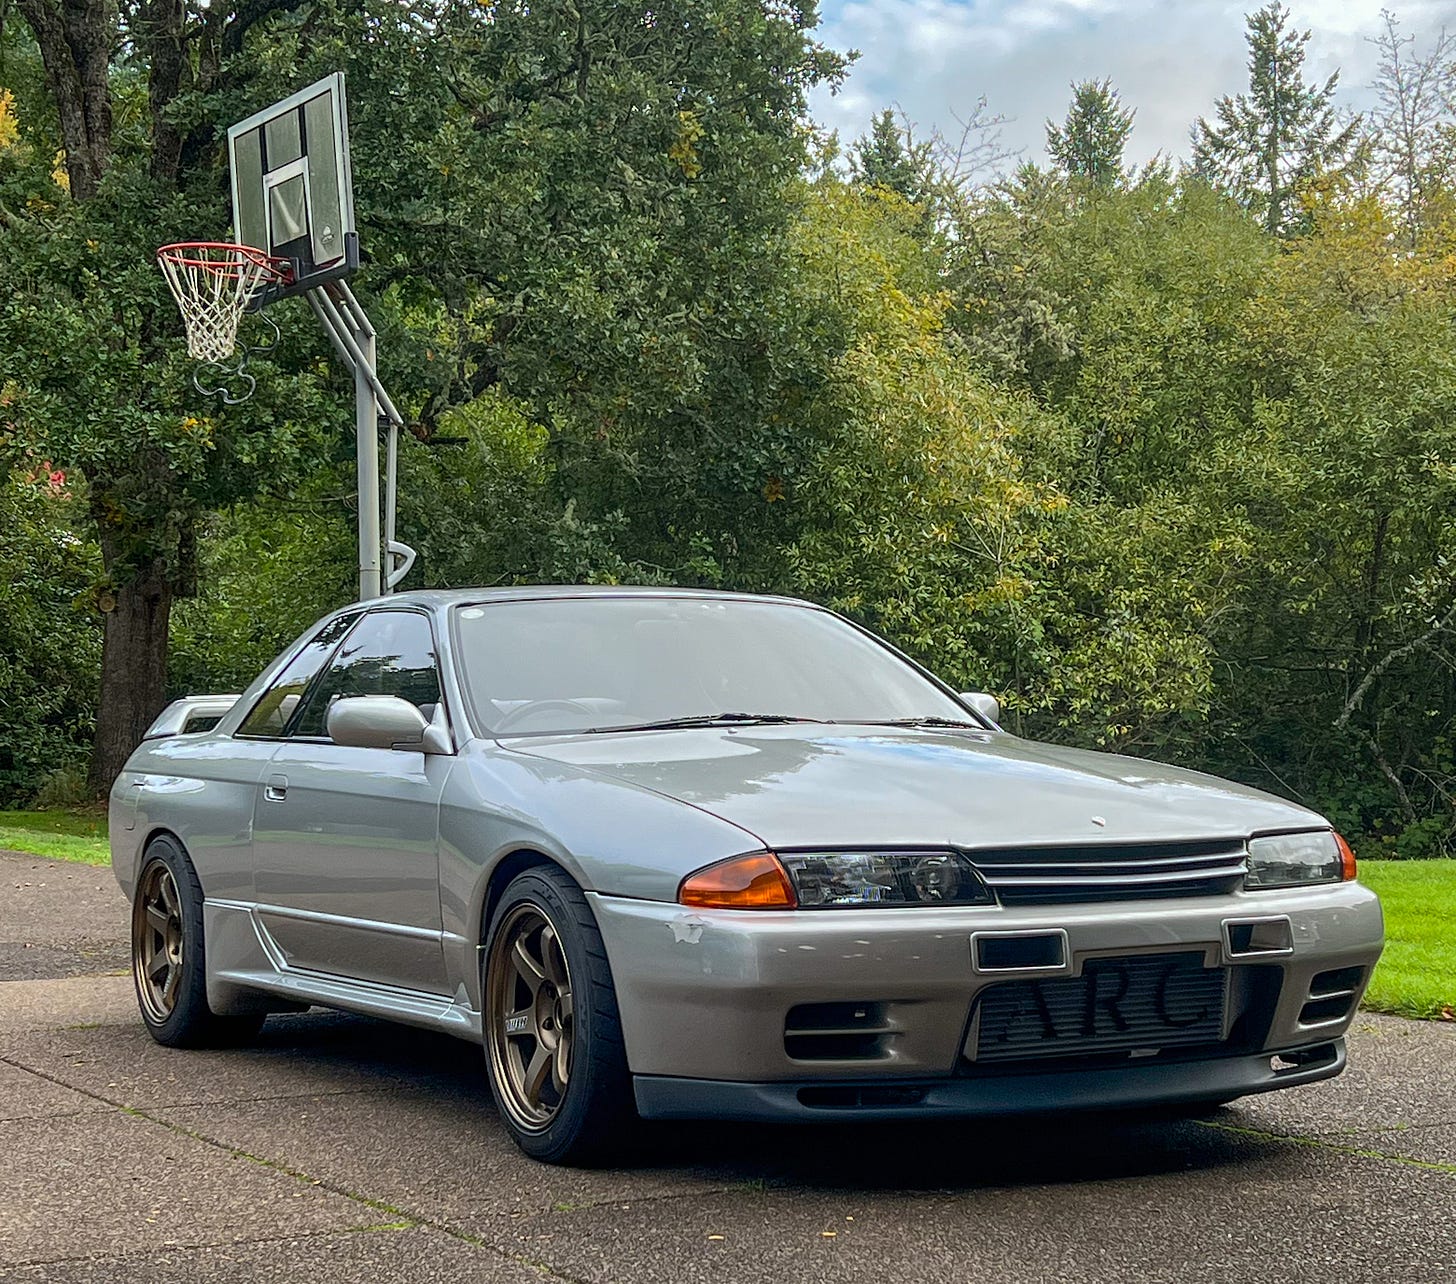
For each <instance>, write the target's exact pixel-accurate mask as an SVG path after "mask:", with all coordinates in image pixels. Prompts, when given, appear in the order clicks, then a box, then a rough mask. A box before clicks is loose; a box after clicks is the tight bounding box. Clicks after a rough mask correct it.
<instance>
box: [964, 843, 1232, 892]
mask: <svg viewBox="0 0 1456 1284" xmlns="http://www.w3.org/2000/svg"><path fill="white" fill-rule="evenodd" d="M967 855H968V856H969V857H970V859H971V862H972V863H973V864H974V865H975V866H976V868H977V869H978V870H979V871H980V873H981V877H982V878H983V879H985V881H986V884H987V886H989V887H990V888H991V889H992V890H993V891H994V892H995V893H996V896H997V897H998V898H999V900H1000V901H1001V903H1002V904H1003V905H1049V904H1067V903H1068V902H1074V901H1126V900H1154V899H1158V898H1165V897H1169V896H1216V895H1222V894H1226V893H1228V892H1232V891H1234V890H1235V889H1236V888H1238V887H1239V886H1240V885H1241V884H1242V882H1243V877H1244V873H1245V870H1246V868H1247V865H1246V858H1247V852H1246V850H1245V847H1244V840H1243V839H1241V838H1239V839H1217V840H1210V841H1205V842H1187V843H1106V844H1097V845H1093V844H1088V845H1086V846H1082V847H1020V848H1008V849H1002V850H999V851H982V852H969V853H967Z"/></svg>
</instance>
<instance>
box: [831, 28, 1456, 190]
mask: <svg viewBox="0 0 1456 1284" xmlns="http://www.w3.org/2000/svg"><path fill="white" fill-rule="evenodd" d="M1257 3H1258V0H1232V2H1230V0H1162V2H1161V3H1159V2H1158V0H820V4H821V16H822V24H821V27H820V30H819V38H820V39H821V40H822V41H823V42H824V43H826V44H828V45H829V46H830V47H831V48H835V49H839V50H848V49H858V50H859V51H860V57H859V61H858V62H857V63H856V64H855V65H854V67H853V68H852V69H851V71H850V73H849V76H848V78H847V79H846V81H845V83H844V85H843V87H842V88H841V89H840V91H839V92H838V94H835V95H832V96H831V95H830V94H829V93H828V91H826V90H823V89H820V90H817V91H816V92H815V95H814V97H813V99H812V103H811V106H812V109H813V114H814V117H815V119H817V120H818V121H819V122H820V123H821V124H823V125H827V126H830V127H833V128H835V129H837V130H838V131H839V133H840V137H841V139H842V140H843V142H844V143H845V144H846V145H848V144H849V143H850V142H851V141H852V140H853V139H855V138H857V137H858V136H859V135H860V134H862V133H863V132H864V131H865V128H866V126H867V124H868V122H869V120H870V118H871V116H873V115H874V114H875V113H876V112H878V111H881V110H883V109H884V108H885V107H898V108H899V109H900V110H901V111H903V112H904V114H905V115H906V116H907V117H908V118H909V119H910V121H911V122H912V123H913V124H914V125H915V126H916V127H917V132H921V133H924V132H928V131H929V130H930V129H931V128H933V127H938V128H940V129H941V130H942V131H943V132H945V133H946V134H948V135H956V136H958V135H959V133H960V130H959V128H958V126H957V125H956V118H957V117H960V118H961V119H964V118H966V116H967V115H968V114H969V113H970V112H971V111H972V110H973V109H974V107H975V104H976V100H977V99H978V98H980V97H981V96H982V95H984V96H985V98H986V100H987V106H988V109H989V111H991V112H994V113H997V114H1000V115H1004V116H1006V117H1008V118H1010V119H1008V121H1007V123H1006V124H1005V125H1004V126H1003V127H1002V142H1003V143H1005V144H1007V145H1009V147H1010V148H1012V149H1017V148H1020V149H1023V150H1022V153H1021V154H1022V157H1023V158H1024V159H1026V160H1033V161H1038V162H1041V161H1044V160H1045V142H1046V120H1047V117H1049V116H1050V117H1052V118H1053V119H1055V120H1057V121H1061V120H1062V119H1063V117H1064V116H1065V115H1066V109H1067V102H1068V100H1069V98H1070V97H1071V88H1070V86H1071V82H1073V81H1079V80H1100V79H1102V78H1103V77H1111V79H1112V83H1113V86H1114V88H1116V89H1117V90H1119V92H1120V93H1121V95H1122V101H1123V104H1124V105H1125V106H1128V107H1133V108H1135V109H1136V111H1137V115H1136V117H1135V118H1134V121H1133V131H1132V135H1131V137H1130V138H1129V139H1128V146H1127V151H1126V156H1127V159H1128V160H1129V161H1130V162H1133V163H1141V162H1143V161H1146V160H1148V159H1150V158H1151V157H1152V156H1153V155H1154V154H1155V153H1158V152H1163V153H1164V154H1166V155H1170V156H1174V157H1186V156H1187V154H1188V129H1189V126H1190V125H1191V124H1192V122H1193V121H1194V119H1196V118H1197V117H1198V116H1209V117H1211V116H1212V115H1213V110H1214V103H1215V101H1216V100H1217V99H1218V98H1219V97H1220V96H1221V95H1223V94H1237V93H1239V92H1241V91H1243V90H1244V89H1245V88H1246V86H1247V83H1248V72H1247V66H1246V63H1247V57H1248V49H1247V46H1246V45H1245V43H1244V30H1245V27H1244V15H1245V13H1246V12H1247V11H1248V10H1250V9H1252V8H1254V7H1255V6H1256V4H1257ZM1286 3H1287V4H1288V7H1289V10H1290V13H1291V18H1292V22H1293V24H1294V25H1295V26H1296V27H1297V28H1298V29H1299V30H1301V31H1303V30H1305V29H1308V30H1309V31H1310V32H1311V36H1310V40H1309V44H1308V45H1307V46H1306V61H1305V73H1306V76H1307V77H1308V78H1311V79H1312V78H1313V77H1314V76H1318V77H1319V78H1320V79H1321V80H1323V79H1324V77H1326V76H1328V75H1329V74H1330V73H1331V72H1333V71H1336V70H1339V71H1340V93H1339V101H1340V102H1341V103H1342V104H1343V105H1346V106H1348V107H1350V108H1351V109H1353V110H1361V109H1363V108H1365V107H1368V106H1369V105H1370V104H1371V101H1372V95H1371V92H1370V90H1369V82H1370V80H1371V79H1372V78H1373V76H1374V74H1375V67H1376V63H1377V60H1378V55H1377V53H1376V51H1375V49H1374V48H1373V47H1372V46H1371V45H1370V44H1368V43H1367V40H1366V37H1369V36H1374V35H1375V34H1376V33H1377V32H1378V31H1379V29H1380V11H1381V9H1383V8H1389V9H1390V10H1392V12H1394V13H1395V15H1396V17H1397V18H1399V19H1400V29H1401V31H1402V32H1403V33H1405V34H1408V35H1413V36H1415V37H1416V41H1417V45H1416V48H1417V52H1420V51H1422V50H1423V49H1425V48H1428V47H1429V45H1430V42H1431V40H1432V38H1433V37H1434V36H1435V34H1436V33H1437V32H1438V31H1439V30H1440V29H1441V28H1442V27H1443V26H1445V27H1448V28H1451V29H1453V30H1456V0H1286Z"/></svg>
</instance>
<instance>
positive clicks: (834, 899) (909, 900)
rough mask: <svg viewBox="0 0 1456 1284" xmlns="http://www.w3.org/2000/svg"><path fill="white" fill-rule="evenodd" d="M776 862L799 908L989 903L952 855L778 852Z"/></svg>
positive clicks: (986, 892)
mask: <svg viewBox="0 0 1456 1284" xmlns="http://www.w3.org/2000/svg"><path fill="white" fill-rule="evenodd" d="M779 860H780V861H782V862H783V866H784V868H785V869H786V870H788V872H789V877H790V878H791V879H792V880H793V883H794V891H795V893H796V894H797V895H798V898H799V905H800V907H801V908H804V909H849V908H853V907H855V906H865V905H889V906H894V905H990V904H992V903H993V897H992V896H991V892H990V889H989V888H987V886H986V885H985V883H983V882H982V881H981V877H980V875H979V874H977V873H976V870H975V868H974V867H973V866H972V865H971V863H970V861H968V860H967V859H966V858H965V857H964V856H962V855H960V854H959V853H958V852H780V853H779Z"/></svg>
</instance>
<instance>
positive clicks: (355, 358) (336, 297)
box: [304, 281, 415, 601]
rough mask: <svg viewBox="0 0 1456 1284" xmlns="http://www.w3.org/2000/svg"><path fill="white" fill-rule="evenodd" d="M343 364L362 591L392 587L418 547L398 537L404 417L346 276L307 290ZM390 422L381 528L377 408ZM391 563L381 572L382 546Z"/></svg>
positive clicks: (365, 594) (363, 594) (369, 593)
mask: <svg viewBox="0 0 1456 1284" xmlns="http://www.w3.org/2000/svg"><path fill="white" fill-rule="evenodd" d="M304 298H306V299H307V300H308V305H309V307H310V308H312V309H313V313H314V315H315V316H316V317H317V318H318V319H319V322H320V324H322V326H323V328H324V333H325V334H327V335H328V336H329V339H330V341H331V342H332V343H333V345H334V350H335V351H336V352H337V353H338V354H339V357H340V358H341V359H342V360H343V362H344V364H345V365H346V366H348V367H349V369H350V370H352V371H353V373H354V399H355V433H356V435H357V439H358V440H357V455H356V458H357V462H358V468H359V597H360V600H361V601H363V600H367V599H369V598H371V597H378V596H380V595H381V594H384V593H389V592H391V591H392V590H393V589H394V586H395V585H396V584H398V583H399V582H400V581H401V580H402V579H404V577H405V576H406V575H408V574H409V570H410V567H412V566H413V565H414V562H415V551H414V549H412V548H410V546H409V545H408V544H404V543H401V542H400V541H399V540H398V539H396V538H395V513H396V494H397V490H398V482H399V430H400V429H401V428H403V427H404V417H403V416H402V415H401V414H400V413H399V410H398V409H397V408H396V407H395V404H394V401H393V400H392V399H391V398H390V395H389V393H388V392H387V391H386V390H385V387H384V384H383V383H381V382H380V379H379V371H378V370H377V369H376V367H375V363H374V348H375V330H374V325H373V323H372V322H371V321H370V320H369V317H368V314H367V313H366V312H365V311H364V309H363V307H362V306H361V305H360V303H359V300H358V299H356V298H355V297H354V292H353V291H352V290H351V289H349V286H348V283H347V282H345V281H329V282H327V283H326V284H324V285H322V286H320V287H318V288H317V289H313V290H308V291H307V292H305V294H304ZM380 411H383V412H384V417H385V419H386V420H387V421H388V424H389V439H388V456H387V465H386V467H387V471H386V475H385V493H384V530H383V533H382V538H381V532H380V529H379V510H380V502H379V414H380ZM381 549H383V550H384V551H385V552H387V553H388V555H389V559H390V568H389V571H388V573H387V574H385V575H383V576H382V577H381V573H380V551H381Z"/></svg>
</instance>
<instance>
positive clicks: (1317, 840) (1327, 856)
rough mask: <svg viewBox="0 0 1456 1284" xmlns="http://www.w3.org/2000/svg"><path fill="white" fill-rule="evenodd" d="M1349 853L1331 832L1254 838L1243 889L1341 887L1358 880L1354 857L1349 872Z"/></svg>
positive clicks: (1251, 841) (1325, 830)
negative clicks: (1346, 880) (1309, 885)
mask: <svg viewBox="0 0 1456 1284" xmlns="http://www.w3.org/2000/svg"><path fill="white" fill-rule="evenodd" d="M1348 851H1349V848H1348V847H1347V846H1346V845H1345V842H1344V840H1343V839H1342V838H1340V837H1339V836H1338V835H1337V834H1335V833H1334V832H1333V831H1331V830H1328V829H1320V830H1316V831H1315V832H1314V833H1310V834H1275V835H1273V836H1272V837H1270V838H1255V839H1252V840H1250V842H1249V873H1248V877H1247V878H1245V880H1244V885H1245V886H1246V887H1251V888H1264V887H1299V886H1301V885H1302V884H1305V883H1338V882H1340V881H1341V879H1343V878H1347V877H1348V878H1353V877H1354V876H1355V872H1354V865H1355V860H1354V857H1353V855H1352V856H1350V858H1349V872H1348V873H1347V872H1346V853H1347V852H1348Z"/></svg>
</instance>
